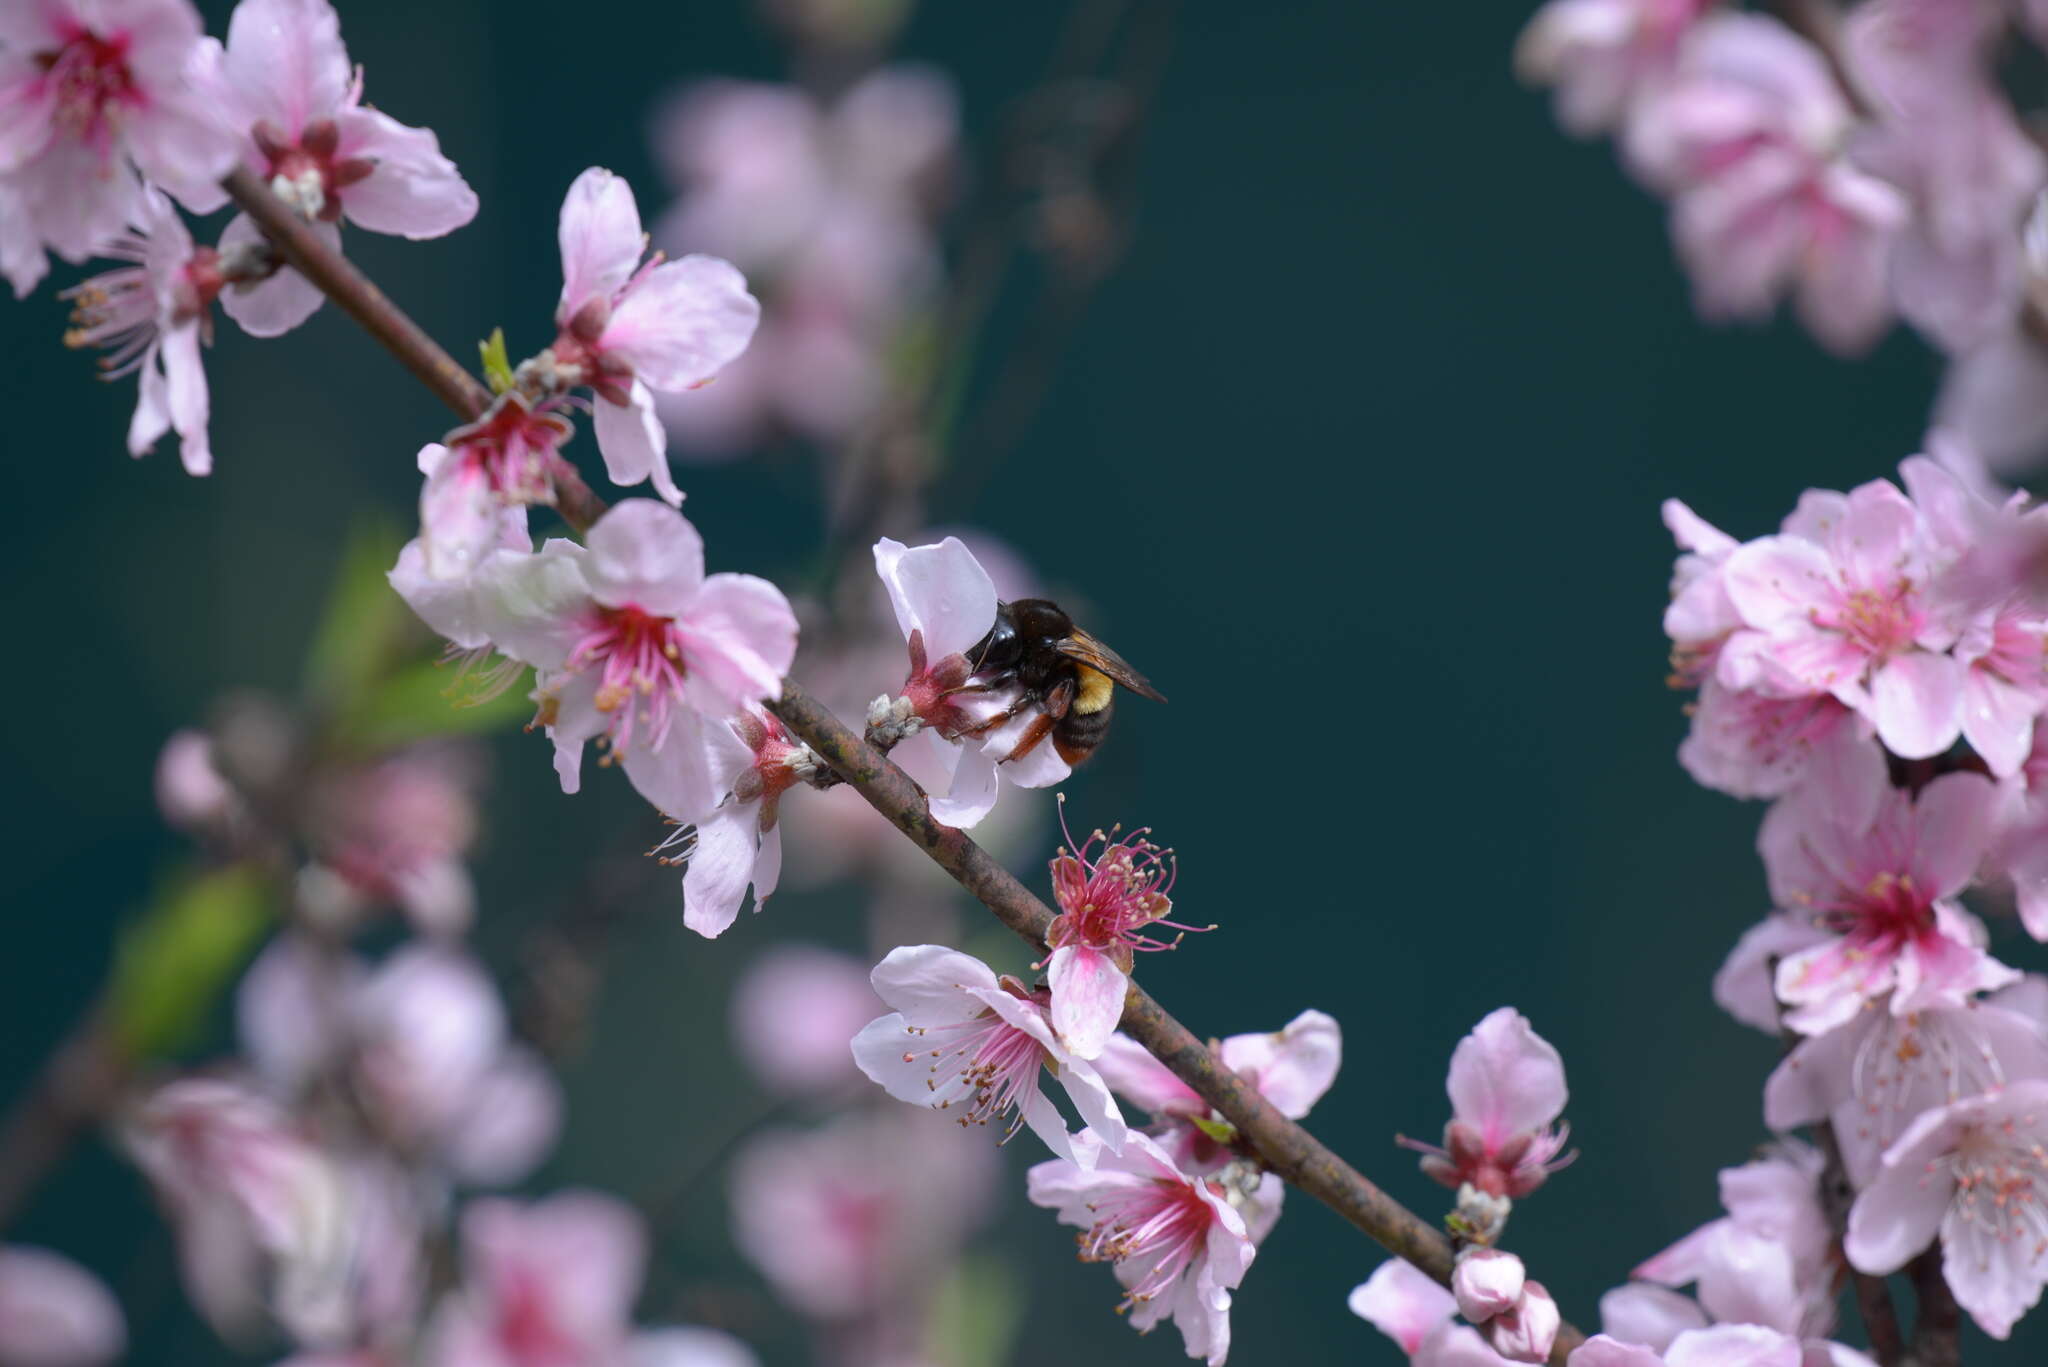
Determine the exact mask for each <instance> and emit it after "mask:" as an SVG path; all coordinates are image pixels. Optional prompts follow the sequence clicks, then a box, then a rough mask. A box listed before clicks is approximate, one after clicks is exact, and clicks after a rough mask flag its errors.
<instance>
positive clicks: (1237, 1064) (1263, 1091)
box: [1095, 1011, 1344, 1176]
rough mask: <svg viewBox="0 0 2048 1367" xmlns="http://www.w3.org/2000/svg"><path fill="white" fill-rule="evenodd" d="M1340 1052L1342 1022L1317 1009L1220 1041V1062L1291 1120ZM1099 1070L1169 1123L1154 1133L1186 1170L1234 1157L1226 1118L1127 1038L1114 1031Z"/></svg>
mask: <svg viewBox="0 0 2048 1367" xmlns="http://www.w3.org/2000/svg"><path fill="white" fill-rule="evenodd" d="M1343 1051H1344V1046H1343V1036H1342V1034H1341V1032H1340V1031H1339V1030H1338V1028H1337V1022H1336V1021H1335V1020H1333V1019H1332V1018H1331V1017H1329V1016H1326V1015H1324V1014H1323V1013H1322V1012H1320V1011H1304V1012H1302V1013H1301V1014H1300V1015H1298V1016H1296V1017H1295V1018H1294V1019H1293V1020H1291V1021H1289V1022H1287V1024H1286V1026H1285V1027H1283V1028H1281V1029H1279V1030H1272V1031H1264V1032H1261V1033H1259V1034H1253V1035H1232V1036H1230V1038H1228V1039H1226V1040H1224V1041H1223V1042H1222V1043H1221V1044H1220V1045H1218V1046H1217V1053H1218V1056H1219V1057H1220V1058H1221V1059H1222V1060H1223V1066H1224V1067H1226V1068H1228V1069H1229V1070H1230V1071H1231V1072H1233V1073H1235V1074H1237V1075H1238V1076H1239V1077H1241V1078H1243V1079H1245V1080H1246V1081H1247V1082H1249V1083H1251V1085H1252V1086H1253V1087H1255V1088H1257V1089H1258V1093H1259V1095H1260V1096H1263V1097H1264V1098H1266V1100H1268V1101H1270V1102H1272V1103H1273V1106H1274V1109H1276V1110H1278V1111H1279V1112H1280V1114H1282V1115H1284V1116H1286V1117H1287V1118H1288V1119H1290V1120H1299V1119H1301V1118H1302V1117H1303V1116H1305V1115H1307V1114H1308V1113H1309V1110H1310V1108H1311V1107H1313V1106H1314V1105H1315V1104H1316V1102H1317V1101H1318V1100H1320V1099H1321V1098H1322V1095H1323V1093H1324V1092H1327V1091H1328V1090H1330V1084H1331V1083H1332V1082H1335V1081H1336V1080H1337V1068H1338V1065H1339V1064H1340V1063H1341V1061H1342V1059H1343ZM1095 1068H1096V1071H1098V1072H1099V1073H1101V1074H1102V1077H1103V1080H1104V1081H1106V1082H1108V1083H1109V1086H1110V1090H1112V1091H1114V1092H1116V1093H1117V1094H1118V1095H1120V1096H1122V1097H1124V1098H1125V1099H1126V1100H1130V1101H1135V1102H1136V1103H1137V1104H1138V1105H1140V1106H1143V1107H1144V1108H1145V1109H1146V1110H1148V1111H1150V1112H1151V1113H1152V1118H1153V1119H1154V1120H1155V1121H1157V1122H1159V1124H1160V1125H1162V1126H1163V1127H1164V1128H1163V1130H1160V1129H1156V1128H1155V1133H1154V1135H1153V1137H1154V1138H1155V1139H1157V1140H1158V1141H1159V1144H1160V1147H1162V1148H1164V1149H1165V1150H1166V1151H1167V1152H1168V1153H1169V1154H1171V1155H1173V1161H1174V1162H1176V1163H1178V1164H1179V1165H1180V1167H1181V1169H1182V1171H1184V1172H1189V1173H1194V1174H1198V1175H1203V1176H1206V1175H1209V1174H1211V1173H1215V1172H1217V1171H1220V1170H1221V1169H1222V1168H1223V1167H1225V1166H1226V1165H1228V1164H1229V1163H1230V1162H1231V1161H1232V1160H1233V1158H1234V1157H1235V1156H1236V1155H1235V1154H1234V1152H1233V1151H1232V1149H1231V1147H1230V1144H1229V1143H1228V1139H1229V1137H1230V1134H1231V1131H1230V1127H1229V1122H1228V1121H1225V1120H1223V1118H1222V1117H1220V1116H1218V1115H1215V1114H1213V1113H1212V1112H1211V1111H1210V1109H1209V1103H1208V1102H1207V1101H1204V1100H1203V1099H1202V1098H1201V1096H1200V1095H1198V1094H1197V1093H1196V1092H1195V1090H1194V1088H1192V1087H1190V1086H1188V1085H1187V1083H1185V1082H1182V1081H1181V1080H1180V1078H1179V1077H1178V1076H1176V1075H1175V1074H1174V1072H1173V1070H1172V1069H1170V1068H1168V1067H1167V1066H1166V1065H1165V1064H1163V1063H1161V1062H1160V1061H1159V1060H1158V1059H1156V1058H1154V1057H1152V1055H1151V1054H1150V1053H1149V1052H1148V1051H1147V1050H1146V1049H1145V1047H1144V1046H1143V1045H1141V1044H1139V1043H1138V1042H1137V1041H1136V1040H1134V1039H1132V1038H1131V1037H1130V1036H1128V1035H1125V1034H1122V1033H1117V1034H1114V1035H1111V1036H1110V1037H1109V1042H1108V1043H1107V1044H1106V1045H1104V1046H1103V1049H1102V1053H1101V1054H1100V1055H1099V1056H1097V1058H1096V1059H1095Z"/></svg>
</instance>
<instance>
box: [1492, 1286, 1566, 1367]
mask: <svg viewBox="0 0 2048 1367" xmlns="http://www.w3.org/2000/svg"><path fill="white" fill-rule="evenodd" d="M1563 1322H1564V1317H1563V1316H1562V1315H1560V1314H1559V1313H1558V1309H1557V1302H1556V1301H1555V1300H1554V1299H1552V1297H1551V1294H1550V1292H1549V1291H1547V1290H1545V1289H1544V1286H1543V1283H1542V1282H1534V1281H1530V1282H1523V1283H1522V1292H1521V1294H1520V1295H1519V1296H1517V1297H1516V1298H1515V1303H1514V1304H1513V1305H1512V1306H1510V1307H1509V1308H1508V1309H1506V1310H1503V1311H1501V1312H1500V1313H1499V1314H1497V1315H1495V1316H1494V1317H1493V1318H1492V1319H1489V1320H1488V1321H1487V1322H1486V1331H1485V1332H1486V1341H1487V1342H1488V1343H1490V1344H1492V1345H1493V1351H1494V1352H1496V1353H1499V1354H1500V1355H1501V1356H1502V1357H1504V1358H1506V1359H1507V1360H1508V1361H1509V1362H1545V1361H1548V1360H1549V1358H1550V1349H1551V1345H1553V1344H1554V1343H1556V1342H1557V1331H1558V1329H1559V1327H1560V1326H1561V1325H1562V1324H1563Z"/></svg>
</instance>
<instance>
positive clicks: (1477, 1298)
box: [1451, 1248, 1523, 1324]
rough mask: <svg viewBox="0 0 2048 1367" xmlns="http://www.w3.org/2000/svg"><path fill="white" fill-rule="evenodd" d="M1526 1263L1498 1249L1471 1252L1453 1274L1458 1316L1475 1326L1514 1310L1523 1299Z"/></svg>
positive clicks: (1463, 1255)
mask: <svg viewBox="0 0 2048 1367" xmlns="http://www.w3.org/2000/svg"><path fill="white" fill-rule="evenodd" d="M1522 1284H1523V1283H1522V1260H1521V1259H1520V1258H1517V1257H1516V1256H1515V1255H1514V1254H1512V1253H1506V1252H1503V1251H1502V1250H1500V1249H1498V1248H1468V1249H1466V1250H1465V1251H1464V1252H1463V1253H1461V1254H1459V1255H1458V1266H1457V1268H1456V1269H1455V1270H1454V1271H1453V1272H1452V1273H1451V1294H1452V1295H1454V1296H1456V1297H1457V1298H1458V1313H1459V1314H1461V1315H1463V1316H1464V1317H1465V1318H1466V1319H1468V1320H1470V1321H1472V1323H1474V1324H1484V1323H1486V1321H1488V1320H1490V1319H1492V1318H1493V1317H1494V1316H1496V1315H1503V1314H1506V1313H1507V1312H1508V1311H1509V1310H1512V1309H1514V1307H1515V1302H1516V1301H1518V1300H1520V1299H1521V1296H1522Z"/></svg>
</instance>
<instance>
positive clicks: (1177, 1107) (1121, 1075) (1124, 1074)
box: [1095, 1034, 1209, 1116]
mask: <svg viewBox="0 0 2048 1367" xmlns="http://www.w3.org/2000/svg"><path fill="white" fill-rule="evenodd" d="M1095 1070H1096V1071H1097V1072H1098V1073H1100V1074H1101V1075H1102V1079H1103V1081H1105V1082H1107V1083H1108V1084H1109V1085H1110V1087H1111V1088H1112V1089H1113V1090H1115V1091H1117V1092H1118V1093H1120V1094H1122V1095H1123V1096H1125V1097H1128V1098H1129V1099H1130V1100H1132V1101H1135V1102H1137V1103H1138V1104H1139V1105H1140V1106H1143V1107H1144V1108H1145V1109H1146V1110H1148V1111H1150V1112H1151V1113H1152V1114H1153V1115H1155V1116H1161V1115H1202V1114H1206V1113H1207V1111H1208V1109H1209V1103H1207V1102H1206V1101H1203V1100H1202V1099H1201V1098H1200V1097H1199V1096H1197V1095H1196V1094H1195V1090H1194V1088H1192V1087H1190V1086H1188V1085H1187V1084H1186V1083H1185V1082H1182V1081H1181V1080H1180V1078H1179V1077H1177V1076H1175V1075H1174V1072H1173V1070H1172V1069H1171V1068H1168V1067H1167V1066H1166V1065H1165V1064H1163V1063H1161V1062H1160V1061H1159V1060H1158V1059H1156V1058H1153V1057H1152V1055H1151V1054H1150V1053H1149V1052H1148V1051H1147V1050H1146V1048H1145V1046H1144V1045H1142V1044H1140V1043H1138V1042H1137V1041H1136V1040H1134V1039H1132V1038H1130V1037H1129V1036H1128V1035H1122V1034H1116V1035H1111V1036H1110V1037H1109V1042H1108V1043H1107V1044H1105V1045H1103V1047H1102V1052H1101V1053H1100V1054H1098V1055H1096V1057H1095Z"/></svg>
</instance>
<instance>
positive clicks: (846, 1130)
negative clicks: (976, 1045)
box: [731, 1107, 1000, 1320]
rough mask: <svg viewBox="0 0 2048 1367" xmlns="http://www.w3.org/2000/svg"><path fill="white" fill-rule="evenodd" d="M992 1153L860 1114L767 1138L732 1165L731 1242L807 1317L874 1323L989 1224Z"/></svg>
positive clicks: (944, 1133)
mask: <svg viewBox="0 0 2048 1367" xmlns="http://www.w3.org/2000/svg"><path fill="white" fill-rule="evenodd" d="M999 1177H1000V1165H999V1164H998V1163H997V1161H996V1152H995V1148H994V1146H993V1145H988V1144H963V1143H961V1142H960V1135H959V1132H958V1130H957V1129H956V1128H955V1127H954V1126H953V1124H952V1123H951V1122H950V1121H948V1120H945V1119H943V1118H942V1117H940V1116H937V1115H932V1114H929V1113H927V1112H926V1111H924V1110H923V1109H922V1108H919V1109H911V1108H907V1107H889V1108H888V1109H886V1110H869V1111H854V1112H848V1113H846V1114H845V1115H842V1116H841V1117H839V1118H838V1119H836V1120H834V1121H833V1122H831V1123H830V1124H828V1125H826V1126H825V1127H824V1128H822V1129H817V1130H810V1131H780V1130H770V1131H766V1132H764V1133H762V1134H760V1135H758V1136H756V1137H755V1138H754V1139H752V1140H750V1141H749V1142H748V1144H747V1146H746V1147H745V1148H744V1149H743V1150H742V1151H741V1152H740V1154H739V1156H738V1157H737V1158H736V1159H735V1160H734V1162H733V1167H732V1178H731V1196H732V1216H731V1227H732V1237H733V1241H734V1242H735V1243H736V1244H738V1246H739V1249H740V1252H741V1253H742V1254H743V1255H744V1256H745V1257H746V1258H747V1260H748V1261H749V1262H751V1263H753V1264H754V1266H755V1267H757V1268H759V1269H760V1271H761V1273H762V1275H763V1276H765V1277H766V1278H767V1279H768V1282H769V1283H770V1285H771V1286H773V1287H774V1289H775V1292H776V1294H777V1295H778V1296H780V1297H781V1299H782V1300H783V1301H784V1302H785V1303H786V1304H788V1305H789V1306H791V1307H792V1308H794V1309H796V1310H798V1311H801V1312H802V1313H804V1314H806V1315H811V1316H815V1317H818V1318H821V1319H827V1320H838V1319H846V1318H851V1317H854V1316H861V1315H874V1314H877V1313H881V1312H884V1311H886V1310H888V1309H889V1308H890V1307H891V1306H893V1305H896V1304H898V1303H900V1302H902V1301H904V1300H906V1299H911V1300H915V1299H916V1298H918V1297H921V1296H923V1295H925V1294H927V1293H928V1291H929V1289H930V1283H931V1269H932V1268H933V1267H937V1266H943V1265H945V1263H946V1261H947V1260H948V1259H950V1258H952V1257H953V1256H954V1255H955V1254H956V1253H957V1251H958V1247H959V1245H960V1243H961V1242H962V1241H963V1240H964V1239H965V1237H966V1236H967V1235H968V1234H969V1233H971V1232H972V1231H973V1230H974V1229H975V1228H977V1227H978V1226H979V1225H980V1224H981V1223H982V1222H983V1220H984V1219H985V1218H986V1216H987V1215H988V1212H989V1207H990V1203H991V1198H992V1196H993V1195H994V1189H995V1184H996V1183H997V1181H998V1180H999Z"/></svg>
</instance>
